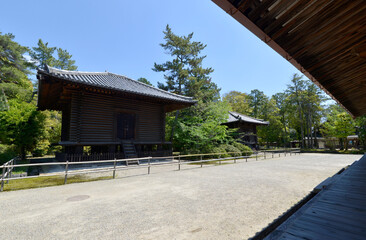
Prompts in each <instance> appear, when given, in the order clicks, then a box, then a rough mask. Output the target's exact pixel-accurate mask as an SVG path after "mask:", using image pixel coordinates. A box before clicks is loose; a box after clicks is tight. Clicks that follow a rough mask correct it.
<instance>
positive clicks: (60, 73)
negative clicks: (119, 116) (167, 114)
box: [38, 66, 196, 104]
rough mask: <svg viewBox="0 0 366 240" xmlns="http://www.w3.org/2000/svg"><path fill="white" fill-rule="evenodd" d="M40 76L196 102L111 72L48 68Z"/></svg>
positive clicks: (137, 93)
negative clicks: (44, 75)
mask: <svg viewBox="0 0 366 240" xmlns="http://www.w3.org/2000/svg"><path fill="white" fill-rule="evenodd" d="M38 74H46V75H51V76H53V77H57V78H59V79H63V80H67V81H71V82H75V83H81V84H85V85H89V86H94V87H100V88H106V89H111V90H116V91H121V92H127V93H132V94H136V95H143V96H150V97H155V98H161V99H166V100H170V101H175V102H182V103H190V104H193V103H195V102H196V101H195V100H193V99H192V98H191V97H186V96H181V95H178V94H174V93H170V92H167V91H164V90H161V89H159V88H155V87H152V86H149V85H147V84H144V83H141V82H139V81H136V80H132V79H130V78H128V77H125V76H122V75H118V74H114V73H109V72H79V71H66V70H60V69H57V68H52V67H48V66H47V69H46V70H43V69H39V70H38Z"/></svg>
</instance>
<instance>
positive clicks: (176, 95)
mask: <svg viewBox="0 0 366 240" xmlns="http://www.w3.org/2000/svg"><path fill="white" fill-rule="evenodd" d="M108 74H112V75H115V76H118V77H124V78H126V79H127V80H129V81H133V82H136V83H138V84H141V85H144V86H146V87H149V88H152V89H155V90H158V91H160V92H163V93H167V94H170V95H172V96H175V97H180V98H186V99H193V97H188V96H183V95H179V94H176V93H172V92H168V91H165V90H163V89H160V88H157V87H154V86H150V85H148V84H146V83H143V82H140V81H137V80H135V79H132V78H129V77H126V76H124V75H120V74H116V73H111V72H108Z"/></svg>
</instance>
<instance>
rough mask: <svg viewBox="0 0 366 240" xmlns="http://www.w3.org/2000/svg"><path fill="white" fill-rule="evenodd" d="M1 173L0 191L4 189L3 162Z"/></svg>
mask: <svg viewBox="0 0 366 240" xmlns="http://www.w3.org/2000/svg"><path fill="white" fill-rule="evenodd" d="M3 167H4V168H3V174H2V176H1V187H0V192H2V191H3V190H4V176H5V164H4V165H3Z"/></svg>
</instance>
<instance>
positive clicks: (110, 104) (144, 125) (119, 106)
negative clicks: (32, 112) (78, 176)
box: [63, 90, 165, 143]
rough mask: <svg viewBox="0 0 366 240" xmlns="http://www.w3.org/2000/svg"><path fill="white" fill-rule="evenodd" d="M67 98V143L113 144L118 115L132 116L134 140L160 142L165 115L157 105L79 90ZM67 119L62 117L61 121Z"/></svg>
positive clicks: (160, 106)
mask: <svg viewBox="0 0 366 240" xmlns="http://www.w3.org/2000/svg"><path fill="white" fill-rule="evenodd" d="M71 96H72V97H71V102H70V120H69V121H70V127H69V129H70V132H69V141H71V142H95V143H105V142H114V141H117V132H116V130H117V122H116V120H117V114H118V113H130V114H134V115H135V118H136V123H135V126H136V131H135V139H134V140H135V141H140V142H162V141H164V136H165V121H164V120H165V112H164V107H163V105H161V104H158V103H151V102H146V101H141V100H134V99H128V98H125V97H123V96H113V95H107V94H99V93H91V92H86V91H84V92H82V91H81V90H73V91H72V93H71ZM65 112H66V111H65ZM63 113H64V112H63ZM67 118H68V116H67V115H65V120H66V119H67ZM66 121H67V120H66ZM64 134H65V133H64Z"/></svg>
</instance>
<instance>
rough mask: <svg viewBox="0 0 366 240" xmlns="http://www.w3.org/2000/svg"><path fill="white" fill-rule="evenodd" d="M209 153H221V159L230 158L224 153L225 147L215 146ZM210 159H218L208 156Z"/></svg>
mask: <svg viewBox="0 0 366 240" xmlns="http://www.w3.org/2000/svg"><path fill="white" fill-rule="evenodd" d="M210 152H211V153H223V154H221V157H222V158H224V157H230V155H229V154H227V153H226V152H227V151H226V148H225V145H220V146H217V147H214V148H212V149H211V151H210ZM211 157H214V158H217V157H219V156H218V155H215V156H210V158H211Z"/></svg>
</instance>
